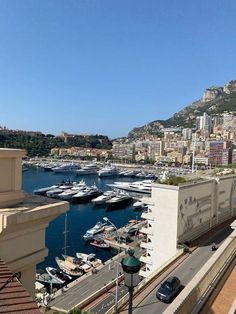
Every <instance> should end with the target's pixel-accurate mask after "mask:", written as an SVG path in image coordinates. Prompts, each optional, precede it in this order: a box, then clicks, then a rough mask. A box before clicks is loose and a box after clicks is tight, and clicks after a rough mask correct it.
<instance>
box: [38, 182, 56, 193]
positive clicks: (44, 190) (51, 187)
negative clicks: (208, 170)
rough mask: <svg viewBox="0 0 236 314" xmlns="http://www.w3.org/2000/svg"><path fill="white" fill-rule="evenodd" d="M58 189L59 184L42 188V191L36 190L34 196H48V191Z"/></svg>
mask: <svg viewBox="0 0 236 314" xmlns="http://www.w3.org/2000/svg"><path fill="white" fill-rule="evenodd" d="M57 187H58V184H54V185H52V186H47V187H45V188H40V189H37V190H34V194H37V195H42V196H46V193H47V192H48V191H50V190H53V189H56V188H57Z"/></svg>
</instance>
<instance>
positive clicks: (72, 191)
mask: <svg viewBox="0 0 236 314" xmlns="http://www.w3.org/2000/svg"><path fill="white" fill-rule="evenodd" d="M86 188H88V186H87V185H86V183H85V182H84V180H81V181H80V182H79V183H78V184H75V185H74V186H73V187H72V188H71V189H67V190H65V191H63V192H62V193H60V194H59V195H58V196H59V198H61V199H63V200H66V201H70V200H71V199H72V197H73V196H74V195H75V194H77V193H79V192H80V191H83V190H85V189H86Z"/></svg>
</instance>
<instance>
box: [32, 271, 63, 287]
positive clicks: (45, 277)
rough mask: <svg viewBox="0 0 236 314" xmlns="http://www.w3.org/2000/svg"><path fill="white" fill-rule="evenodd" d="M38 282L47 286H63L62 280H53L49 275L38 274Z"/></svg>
mask: <svg viewBox="0 0 236 314" xmlns="http://www.w3.org/2000/svg"><path fill="white" fill-rule="evenodd" d="M36 281H38V282H40V283H42V284H44V285H45V284H46V285H62V284H63V283H62V282H61V280H60V279H56V278H53V277H52V276H50V275H49V274H48V273H42V274H39V273H36Z"/></svg>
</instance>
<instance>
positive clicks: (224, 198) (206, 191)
mask: <svg viewBox="0 0 236 314" xmlns="http://www.w3.org/2000/svg"><path fill="white" fill-rule="evenodd" d="M149 204H150V205H149V206H148V211H147V212H145V213H143V214H142V218H144V219H147V227H146V228H142V230H141V231H142V232H143V233H144V234H146V240H145V241H143V242H141V247H142V248H144V249H145V253H144V254H143V256H142V257H141V261H142V262H143V263H145V267H144V268H143V269H142V270H141V271H140V275H141V276H143V277H148V276H149V275H151V274H152V273H153V272H154V271H156V270H157V269H158V268H160V267H161V266H162V265H163V264H165V263H167V262H168V261H169V260H170V259H172V258H173V257H174V256H176V254H177V244H178V243H179V242H181V243H183V242H184V241H191V240H193V239H195V238H197V237H199V236H201V235H202V234H204V233H205V232H207V231H208V230H210V229H211V228H213V227H215V226H216V225H218V224H220V223H222V222H223V221H225V220H228V219H230V218H233V217H236V176H225V177H219V178H212V179H211V178H210V179H209V178H202V179H201V180H198V181H195V182H194V181H192V182H187V183H186V184H183V185H180V186H172V185H166V184H157V183H154V184H153V185H152V195H151V199H150V200H149ZM167 239H168V241H166V240H167Z"/></svg>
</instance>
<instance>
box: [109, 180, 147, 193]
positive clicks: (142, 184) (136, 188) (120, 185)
mask: <svg viewBox="0 0 236 314" xmlns="http://www.w3.org/2000/svg"><path fill="white" fill-rule="evenodd" d="M107 185H108V186H110V187H112V188H117V189H120V190H124V191H130V192H136V193H142V194H151V191H152V180H142V181H135V182H122V181H120V182H119V181H118V182H114V183H113V184H107Z"/></svg>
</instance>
